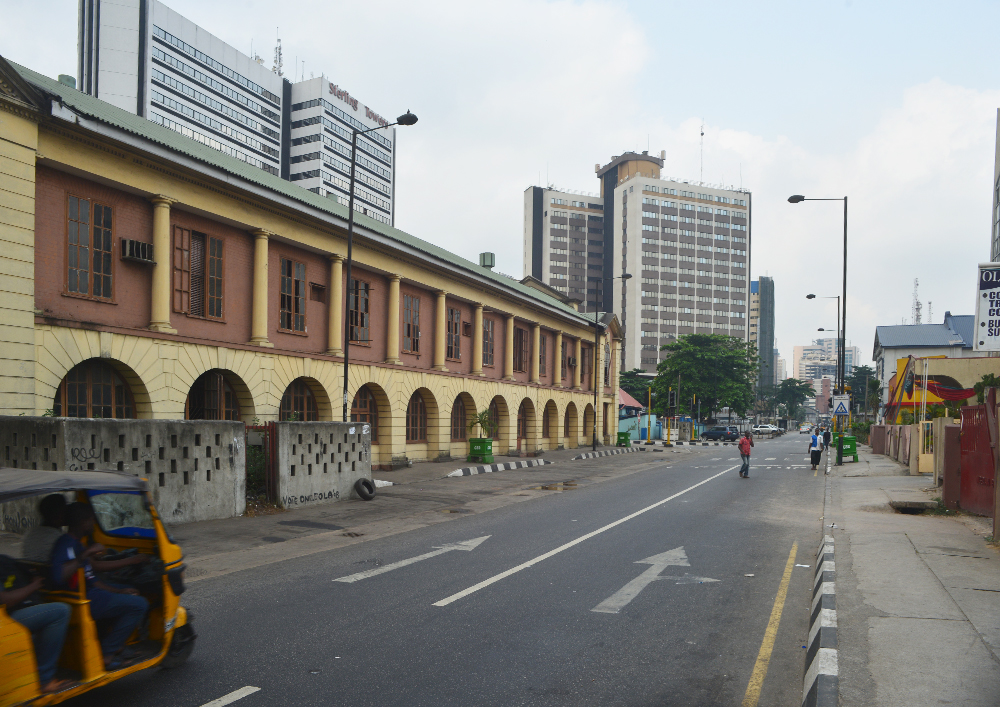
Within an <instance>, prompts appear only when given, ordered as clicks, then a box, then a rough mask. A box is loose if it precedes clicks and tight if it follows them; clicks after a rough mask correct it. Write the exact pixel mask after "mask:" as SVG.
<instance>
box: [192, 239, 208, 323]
mask: <svg viewBox="0 0 1000 707" xmlns="http://www.w3.org/2000/svg"><path fill="white" fill-rule="evenodd" d="M190 282H191V299H190V304H189V306H190V313H191V314H193V315H194V316H196V317H203V316H205V234H204V233H192V234H191V272H190Z"/></svg>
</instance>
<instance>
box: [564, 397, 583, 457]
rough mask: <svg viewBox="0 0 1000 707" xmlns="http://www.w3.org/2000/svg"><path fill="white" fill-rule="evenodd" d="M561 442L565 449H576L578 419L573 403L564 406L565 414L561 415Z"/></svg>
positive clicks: (578, 438)
mask: <svg viewBox="0 0 1000 707" xmlns="http://www.w3.org/2000/svg"><path fill="white" fill-rule="evenodd" d="M563 444H564V445H566V448H567V449H576V447H578V446H579V445H580V432H579V420H578V419H577V412H576V404H575V403H570V404H569V405H567V406H566V415H565V416H564V417H563Z"/></svg>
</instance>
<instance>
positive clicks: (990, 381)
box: [972, 373, 1000, 405]
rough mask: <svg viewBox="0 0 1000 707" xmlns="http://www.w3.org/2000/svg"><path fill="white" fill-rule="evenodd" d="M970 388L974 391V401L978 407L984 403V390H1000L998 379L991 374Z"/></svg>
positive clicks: (999, 380) (999, 379)
mask: <svg viewBox="0 0 1000 707" xmlns="http://www.w3.org/2000/svg"><path fill="white" fill-rule="evenodd" d="M972 388H973V390H975V391H976V400H977V401H978V402H979V404H980V405H982V404H983V403H985V402H986V389H987V388H1000V378H997V377H996V376H995V375H994V374H992V373H987V374H986V375H985V376H983V378H982V380H980V381H979V382H978V383H976V384H975V385H974V386H972Z"/></svg>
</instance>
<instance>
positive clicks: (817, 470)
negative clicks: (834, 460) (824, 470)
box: [813, 468, 819, 476]
mask: <svg viewBox="0 0 1000 707" xmlns="http://www.w3.org/2000/svg"><path fill="white" fill-rule="evenodd" d="M818 473H819V468H817V469H816V471H814V472H813V476H816V474H818Z"/></svg>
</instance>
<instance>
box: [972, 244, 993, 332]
mask: <svg viewBox="0 0 1000 707" xmlns="http://www.w3.org/2000/svg"><path fill="white" fill-rule="evenodd" d="M973 335H974V336H973V345H972V349H973V350H974V351H1000V263H980V265H979V286H978V287H977V288H976V330H975V331H974V332H973Z"/></svg>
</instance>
